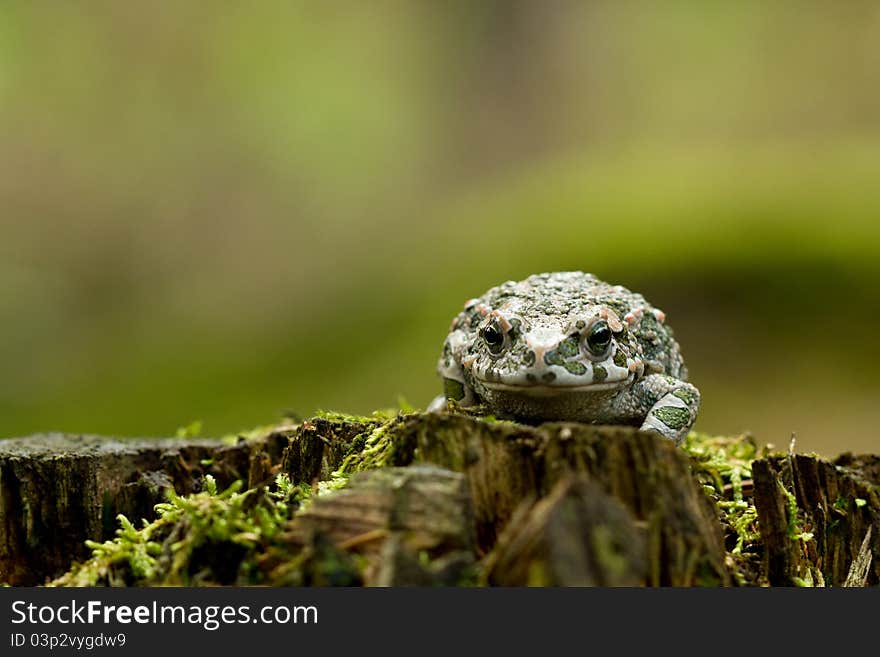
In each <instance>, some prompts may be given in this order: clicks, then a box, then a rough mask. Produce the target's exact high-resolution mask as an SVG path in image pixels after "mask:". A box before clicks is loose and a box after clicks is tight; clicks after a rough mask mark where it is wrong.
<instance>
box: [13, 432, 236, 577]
mask: <svg viewBox="0 0 880 657" xmlns="http://www.w3.org/2000/svg"><path fill="white" fill-rule="evenodd" d="M247 449H248V448H247V446H246V444H244V443H243V444H241V445H237V446H235V445H233V446H230V445H226V444H222V443H219V442H217V441H209V440H186V441H180V440H137V441H134V440H132V441H119V440H113V439H108V438H104V437H98V436H77V435H66V434H47V435H36V436H30V437H28V438H20V439H11V440H2V441H0V582H6V583H9V584H25V585H32V584H39V583H41V582H43V581H44V580H46V579H47V578H51V577H54V576H57V575H59V574H61V573H62V572H64V571H65V570H66V569H67V568H69V567H70V564H71V562H72V560H74V559H82V558H84V557H85V556H87V555H88V549H87V548H86V546H85V543H84V541H85V540H86V539H92V540H105V539H108V538H111V537H112V536H113V535H114V532H115V530H116V527H117V522H116V516H117V514H120V513H122V514H125V515H126V516H127V517H130V518H133V519H135V520H137V519H139V518H152V517H154V512H153V505H155V504H156V503H158V502H161V501H162V499H163V495H164V493H165V490H166V489H168V488H171V487H173V488H174V489H175V490H176V491H177V492H179V493H188V492H192V491H193V490H195V489H196V488H197V487H198V486H199V485H200V482H201V480H202V477H203V475H204V474H212V475H214V477H215V478H216V479H217V480H218V482H221V485H227V484H228V483H230V482H231V481H233V480H235V479H238V478H241V477H242V476H246V475H247V469H248V452H247Z"/></svg>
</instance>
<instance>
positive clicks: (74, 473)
mask: <svg viewBox="0 0 880 657" xmlns="http://www.w3.org/2000/svg"><path fill="white" fill-rule="evenodd" d="M691 440H694V441H697V443H695V444H694V445H685V446H684V447H676V446H675V445H673V444H672V443H671V442H670V441H668V440H666V439H664V438H661V437H659V436H657V435H655V434H650V433H643V432H640V431H638V430H637V429H634V428H630V427H600V426H592V425H585V424H576V423H547V424H542V425H538V426H527V425H521V424H515V423H511V422H498V421H495V420H493V419H491V418H475V417H470V416H466V415H459V414H440V415H437V414H411V415H399V416H397V417H376V418H354V417H348V416H340V415H329V416H324V417H317V418H313V419H311V420H306V421H304V422H302V423H300V424H298V425H295V426H294V425H290V426H282V427H278V428H276V429H274V430H271V431H267V432H265V433H263V434H261V435H260V436H258V437H256V438H252V439H250V440H247V441H240V442H239V443H238V444H236V445H226V444H224V443H221V442H217V441H210V440H138V441H127V440H125V441H120V440H113V439H108V438H98V437H89V436H66V435H58V434H55V435H39V436H32V437H30V438H26V439H15V440H7V441H0V582H5V583H9V584H37V583H40V582H43V581H45V580H46V578H47V577H54V576H56V575H59V574H60V573H62V572H63V571H65V570H66V569H67V568H69V567H70V565H71V562H72V561H73V560H78V561H79V560H82V559H88V557H89V555H88V552H89V550H88V548H86V546H85V544H84V541H85V540H86V539H89V540H92V541H109V540H111V539H112V541H117V542H119V543H117V544H111V545H104V546H103V548H102V546H100V545H99V546H97V547H95V554H94V556H93V557H91V559H89V560H88V561H86V562H84V563H82V564H80V566H78V567H77V568H76V569H74V570H73V571H71V573H76V576H70V577H67V576H65V577H63V578H61V579H60V580H58V581H59V582H61V583H65V582H67V583H71V582H86V583H101V582H104V583H112V584H118V583H124V584H138V583H140V584H162V583H165V582H166V581H168V582H177V583H180V582H183V583H186V582H189V581H190V579H187V578H188V577H190V574H191V573H193V572H194V573H197V576H196V575H192V577H191V582H192V583H196V584H202V583H203V584H224V583H233V582H237V583H258V584H269V585H285V584H294V585H315V586H319V585H340V584H341V585H357V584H367V585H390V586H401V585H436V584H442V585H459V584H487V585H560V586H569V585H603V586H618V585H651V586H664V585H674V586H689V585H729V584H739V585H771V586H775V585H786V586H788V585H826V586H871V585H877V584H878V583H880V456H878V455H862V456H853V455H850V454H845V455H842V456H840V457H839V458H838V459H836V460H835V461H834V462H829V461H825V460H822V459H819V458H817V457H815V456H809V455H802V454H787V455H786V454H772V455H764V457H763V458H756V456H757V449H756V447H755V446H754V444H753V443H751V442H749V441H744V440H742V439H741V438H711V437H700V436H694V437H692V438H689V440H688V443H690V441H691ZM700 441H702V442H700ZM724 445H727V446H728V447H730V446H732V445H738V446H740V447H742V446H743V445H747V446H748V449H739V451H737V452H736V454H737V456H736V457H735V459H736V460H735V462H734V461H731V460H730V459H732V458H734V457H733V456H731V454H732V452H727V451H725V450H726V448H725V447H724ZM691 454H692V455H693V456H691ZM753 459H754V460H753ZM209 474H210V475H211V476H212V477H213V478H214V480H213V481H212V480H210V479H205V477H206V475H209ZM239 480H240V481H241V482H243V483H244V485H245V489H246V490H247V489H249V490H247V492H246V493H245V492H244V491H240V492H235V490H237V489H230V491H229V492H227V493H222V492H221V490H222V489H224V488H226V487H227V486H229V485H230V484H232V483H233V482H234V481H239ZM171 489H174V490H175V491H176V492H177V494H178V495H182V496H186V495H187V494H189V493H198V495H194V496H192V497H191V498H186V499H183V498H174V500H176V502H175V504H176V505H177V506H175V504H170V503H169V504H166V505H164V507H163V508H170V507H173V508H174V509H176V511H175V512H174V513H176V514H177V515H174V516H173V517H165V516H163V518H161V519H159V520H155V521H154V522H153V523H152V524H151V525H149V526H146V527H145V528H144V529H143V532H144V533H143V534H139V533H138V532H139V531H141V530H139V529H138V528H139V527H140V526H141V520H142V519H146V520H150V519H151V518H153V517H154V509H153V506H154V505H155V504H156V503H157V502H162V501H163V499H164V497H165V496H166V493H167V492H168V491H170V490H171ZM199 491H202V492H199ZM224 495H225V497H224ZM196 498H197V499H196ZM174 500H173V501H174ZM120 513H121V514H124V515H125V516H127V517H128V518H129V519H131V520H132V521H133V525H125V526H124V528H123V531H121V532H118V536H117V538H113V536H114V533H117V532H115V530H116V527H117V520H116V517H117V515H118V514H120ZM194 514H195V515H194ZM205 514H208V515H205ZM211 514H214V515H211ZM218 514H227V515H218ZM194 519H195V520H194ZM209 521H210V522H211V523H213V522H215V521H216V523H217V524H216V526H217V527H225V526H227V525H229V526H233V525H234V526H236V527H239V528H244V529H238V530H236V531H237V532H238V533H237V534H230V535H229V536H218V537H213V534H212V535H211V536H212V537H213V538H211V540H210V541H207V542H204V544H202V543H203V541H202V539H203V538H204V537H200V535H199V534H196V533H193V532H194V531H195V529H194V527H196V526H202V527H206V526H209V525H208V524H205V523H208V522H209ZM123 524H124V523H123ZM150 526H152V527H154V528H157V529H156V530H155V531H154V532H153V533H149V531H148V530H149V527H150ZM210 526H214V525H210ZM186 538H189V539H190V540H189V542H188V543H187V544H188V545H190V547H192V550H191V553H192V554H191V557H186V558H191V559H192V560H193V561H192V562H185V561H182V562H181V559H182V557H180V555H181V554H182V553H181V552H180V551H175V549H174V547H173V546H174V545H178V544H179V543H178V542H179V541H181V540H183V539H186ZM126 541H128V543H126ZM212 541H213V542H212ZM148 543H149V545H148ZM213 545H226V546H229V549H225V550H219V551H218V550H217V549H214V548H212V547H211V546H213ZM114 546H115V547H114ZM116 548H120V549H116ZM233 548H234V549H233ZM144 550H151V551H152V552H150V553H149V554H147V553H146V552H144ZM206 551H207V552H206ZM187 554H190V553H187ZM114 555H116V556H114ZM120 555H121V556H120ZM126 555H134V556H132V557H131V558H135V557H136V558H137V559H141V561H139V562H137V563H134V562H126V561H125V559H128V558H129V556H126ZM150 555H153V556H150ZM114 559H117V560H116V561H114ZM120 559H121V560H122V561H119V560H120ZM144 559H146V560H147V561H149V564H148V565H149V568H144V567H143V565H144V563H146V562H144V561H143V560H144ZM150 559H152V561H150ZM90 562H91V563H94V568H93V569H92V570H89V563H90ZM178 562H180V563H178ZM169 563H171V564H172V565H173V566H174V569H173V571H166V570H163V569H165V568H166V567H167V566H168V564H169ZM101 573H104V574H105V575H106V573H116V574H118V575H119V576H118V577H110V578H109V579H108V577H106V576H102V575H101ZM138 573H142V574H141V575H138ZM163 577H167V580H166V579H163ZM139 578H140V579H139ZM175 578H176V579H175Z"/></svg>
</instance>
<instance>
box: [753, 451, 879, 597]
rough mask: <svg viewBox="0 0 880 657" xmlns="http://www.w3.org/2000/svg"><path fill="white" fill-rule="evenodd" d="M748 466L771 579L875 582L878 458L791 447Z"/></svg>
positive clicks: (786, 583) (853, 583)
mask: <svg viewBox="0 0 880 657" xmlns="http://www.w3.org/2000/svg"><path fill="white" fill-rule="evenodd" d="M752 474H753V477H754V482H755V487H754V491H755V506H756V507H757V509H758V521H759V523H760V526H761V535H762V539H763V545H764V551H765V552H764V559H765V568H766V573H767V579H768V581H769V583H770V584H771V585H774V586H790V585H793V584H803V583H814V584H825V585H828V586H844V585H847V586H866V585H875V586H876V585H877V584H878V583H880V540H878V537H880V458H878V457H869V456H863V457H854V456H852V455H849V454H846V455H843V456H841V457H839V458H838V459H837V460H836V461H835V462H834V463H830V462H828V461H823V460H821V459H819V458H817V457H815V456H808V455H804V454H790V455H787V456H778V457H775V458H770V459H761V460H758V461H755V462H754V464H753V466H752Z"/></svg>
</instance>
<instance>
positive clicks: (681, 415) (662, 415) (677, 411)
mask: <svg viewBox="0 0 880 657" xmlns="http://www.w3.org/2000/svg"><path fill="white" fill-rule="evenodd" d="M651 413H652V414H653V415H654V417H656V418H657V419H658V420H660V421H661V422H662V423H663V424H665V425H666V426H667V427H669V428H670V429H675V430H679V429H684V428H685V427H686V426H687V425H688V422H690V419H691V415H690V413H689V412H688V411H687V409H686V408H679V407H678V406H661V407H660V408H655V409H654V410H653V411H651Z"/></svg>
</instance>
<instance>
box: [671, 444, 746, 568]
mask: <svg viewBox="0 0 880 657" xmlns="http://www.w3.org/2000/svg"><path fill="white" fill-rule="evenodd" d="M682 449H683V450H684V451H685V452H687V454H688V455H689V456H690V457H691V460H692V463H693V465H692V468H693V473H694V476H696V477H697V479H698V480H699V481H700V482H701V483H702V484H703V489H704V490H705V491H706V493H707V494H708V495H709V497H710V498H711V499H712V500H713V501H714V502H715V504H716V506H717V507H718V510H719V512H720V514H721V518H722V524H723V526H724V528H725V531H726V533H727V535H728V537H727V538H728V539H729V540H727V541H726V542H727V543H728V545H730V544H731V543H732V545H733V547H732V548H731V549H730V554H731V556H732V557H733V558H734V566H735V567H734V569H733V570H734V573H733V574H734V577H735V578H736V579H737V581H739V582H740V583H744V582H746V581H747V579H748V577H747V576H746V574H745V572H744V569H745V567H746V566H747V565H748V564H747V561H748V560H749V559H751V558H752V557H753V556H754V557H757V556H758V555H757V554H756V553H757V550H758V542H759V541H760V538H761V534H760V531H759V527H758V511H757V509H756V508H755V505H754V503H753V502H752V500H751V499H747V498H746V495H745V493H744V491H743V481H745V480H748V479H751V477H752V469H751V464H752V461H753V460H755V459H756V458H758V456H759V454H758V448H757V445H756V443H755V441H754V439H753V438H752V437H751V436H749V435H748V434H743V435H740V436H733V437H730V436H710V435H707V434H702V433H697V432H694V431H692V432H691V433H690V434H689V435H688V436H687V437H686V438H685V440H684V442H683V443H682Z"/></svg>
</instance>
